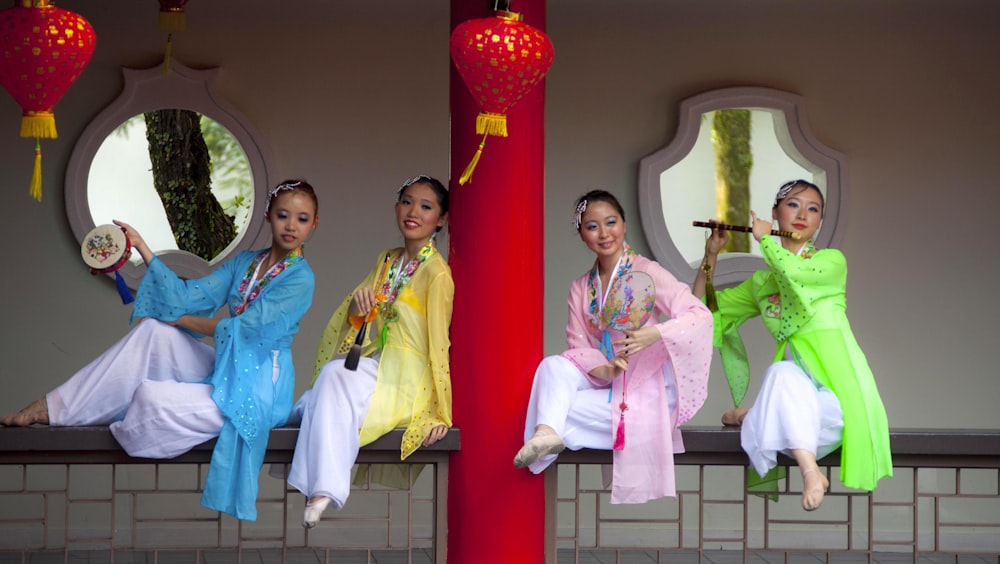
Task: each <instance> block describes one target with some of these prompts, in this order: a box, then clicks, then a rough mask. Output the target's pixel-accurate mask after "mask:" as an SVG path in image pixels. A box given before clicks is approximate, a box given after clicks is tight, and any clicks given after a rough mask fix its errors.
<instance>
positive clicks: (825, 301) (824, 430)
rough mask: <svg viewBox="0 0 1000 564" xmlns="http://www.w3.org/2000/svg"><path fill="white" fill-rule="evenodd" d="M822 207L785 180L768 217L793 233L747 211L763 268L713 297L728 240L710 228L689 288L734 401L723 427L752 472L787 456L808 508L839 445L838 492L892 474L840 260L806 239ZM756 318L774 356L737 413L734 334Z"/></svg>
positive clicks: (799, 183)
mask: <svg viewBox="0 0 1000 564" xmlns="http://www.w3.org/2000/svg"><path fill="white" fill-rule="evenodd" d="M823 205H824V201H823V194H822V192H821V191H820V189H819V188H818V187H817V186H816V185H815V184H812V183H811V182H806V181H805V180H793V181H791V182H788V183H786V184H784V185H783V186H782V187H781V188H780V189H779V191H778V194H777V196H776V197H775V200H774V206H773V207H772V209H771V219H772V221H774V222H776V223H777V224H778V227H777V228H778V229H780V230H782V231H790V232H792V233H795V234H796V235H797V237H795V238H791V237H776V236H772V235H771V234H770V233H771V229H772V222H771V221H767V220H765V219H761V218H759V217H757V215H756V214H754V213H753V212H751V215H752V216H753V226H752V228H753V237H754V239H756V240H757V241H758V242H759V243H760V249H761V253H762V254H763V256H764V261H765V262H766V263H767V266H768V267H769V269H768V270H760V271H757V272H755V273H754V274H753V276H752V277H751V278H749V279H748V280H746V281H744V282H743V283H741V284H739V285H738V286H736V287H734V288H730V289H727V290H721V291H719V292H718V293H716V292H715V291H714V290H713V288H712V285H711V274H712V270H713V269H714V268H715V264H716V260H717V258H718V255H719V252H720V250H721V249H722V248H723V246H724V245H725V244H726V242H727V241H728V240H729V234H728V231H725V230H722V229H713V230H712V234H711V236H710V237H709V239H708V241H707V242H706V244H705V257H704V259H703V260H702V264H701V268H700V269H699V271H698V276H697V278H696V279H695V283H694V293H695V295H697V296H699V297H705V298H706V301H707V302H708V303H709V304H710V307H711V308H712V309H713V311H714V315H715V345H716V346H717V347H720V350H721V355H722V360H723V366H724V368H725V370H726V376H727V379H728V380H729V383H730V387H731V389H732V391H733V399H734V403H735V404H736V405H737V408H736V409H732V410H730V411H728V412H726V414H725V415H723V418H722V421H723V423H725V424H727V425H740V426H741V442H742V445H743V450H744V451H746V453H747V455H748V456H749V458H750V464H751V466H752V467H753V469H754V470H755V471H756V472H757V473H758V474H759V475H760V476H764V475H766V474H767V473H768V472H769V471H770V470H771V469H773V468H774V467H775V466H776V465H777V454H778V453H779V452H780V453H783V454H786V455H787V456H790V457H792V458H794V459H795V461H796V462H797V463H798V465H799V470H800V472H801V473H802V481H803V486H802V507H803V508H804V509H806V510H808V511H812V510H814V509H816V508H818V507H819V506H820V504H821V503H822V502H823V496H824V493H825V491H826V489H827V488H828V487H829V481H828V479H827V477H826V476H825V475H824V474H823V472H822V471H821V470H820V469H819V467H818V465H817V463H816V460H817V459H818V458H823V457H824V456H826V455H827V454H830V453H831V452H833V451H835V450H836V449H837V448H840V449H841V464H840V480H841V482H843V483H844V485H845V486H847V487H850V488H856V489H863V490H869V491H870V490H873V489H875V486H876V484H877V483H878V481H879V480H880V479H882V478H885V477H889V476H892V459H891V454H890V451H889V426H888V421H887V419H886V414H885V408H884V407H883V405H882V400H881V398H880V397H879V393H878V388H877V387H876V385H875V378H874V376H873V375H872V372H871V369H870V368H869V367H868V361H867V360H866V359H865V355H864V353H863V352H862V351H861V348H860V347H859V346H858V344H857V342H856V341H855V339H854V334H853V332H852V331H851V326H850V324H849V322H848V320H847V314H846V310H847V304H846V300H845V293H846V287H847V262H846V260H845V258H844V255H843V253H841V252H840V251H839V250H837V249H822V250H820V249H817V248H816V247H815V246H814V245H813V243H812V238H813V236H814V235H815V234H816V232H817V231H818V230H819V226H820V222H821V221H822V219H823ZM758 315H760V316H761V319H762V321H763V323H764V326H765V327H766V328H767V330H768V331H769V332H770V333H771V335H772V336H773V337H774V339H775V341H776V343H777V351H776V352H775V355H774V363H773V364H772V365H771V366H770V367H769V368H768V370H767V371H766V373H765V374H764V380H763V382H762V383H761V388H760V391H759V392H758V394H757V398H756V401H755V402H754V404H753V406H752V407H750V408H749V409H747V408H740V407H738V406H739V404H740V402H741V401H742V399H743V395H744V394H745V393H746V388H747V384H748V376H747V375H748V372H749V370H748V367H747V363H746V358H747V357H746V351H745V349H744V348H743V343H742V340H741V339H740V336H739V332H738V330H739V327H740V326H741V325H742V324H743V323H744V322H745V321H747V320H748V319H750V318H752V317H756V316H758Z"/></svg>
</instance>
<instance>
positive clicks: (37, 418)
mask: <svg viewBox="0 0 1000 564" xmlns="http://www.w3.org/2000/svg"><path fill="white" fill-rule="evenodd" d="M35 423H41V424H42V425H48V424H49V404H48V403H47V402H46V401H45V397H44V396H42V398H41V399H37V400H35V401H33V402H31V403H29V404H28V405H26V406H25V407H23V408H22V409H21V410H20V411H18V412H16V413H10V414H8V415H4V416H3V417H0V425H5V426H7V427H27V426H29V425H33V424H35Z"/></svg>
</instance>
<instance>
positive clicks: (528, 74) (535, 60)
mask: <svg viewBox="0 0 1000 564" xmlns="http://www.w3.org/2000/svg"><path fill="white" fill-rule="evenodd" d="M554 57H555V50H554V49H553V47H552V41H551V40H550V39H549V37H548V36H547V35H545V34H544V33H542V32H541V31H539V30H538V29H536V28H534V27H531V26H530V25H528V24H526V23H524V22H523V21H522V17H521V14H518V13H516V12H508V11H503V10H500V11H497V13H496V16H495V17H492V18H479V19H474V20H469V21H466V22H463V23H461V24H459V25H458V26H457V27H456V28H455V31H453V32H452V34H451V59H452V61H454V63H455V67H456V68H457V69H458V74H459V75H460V76H461V77H462V80H463V81H464V82H465V85H466V87H468V89H469V92H471V93H472V95H473V97H475V99H476V101H477V102H478V103H479V107H480V112H479V115H478V116H477V117H476V133H479V134H482V136H483V140H482V141H481V142H480V143H479V148H478V149H477V150H476V153H475V155H474V156H473V157H472V162H470V163H469V166H468V167H467V168H466V169H465V172H464V173H463V174H462V177H461V178H460V179H459V184H465V183H466V182H467V181H468V180H469V178H471V177H472V171H473V170H474V169H475V167H476V163H478V162H479V157H480V156H481V155H482V152H483V148H484V147H485V146H486V137H487V136H489V135H499V136H501V137H506V136H507V116H506V113H507V110H509V109H510V107H511V106H513V105H514V104H515V103H517V101H518V100H520V99H521V98H523V97H524V95H525V94H527V93H528V92H529V91H531V89H532V88H534V87H535V85H536V84H538V83H539V82H541V81H542V79H543V78H545V75H546V73H548V72H549V67H551V66H552V60H553V58H554Z"/></svg>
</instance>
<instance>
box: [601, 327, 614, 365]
mask: <svg viewBox="0 0 1000 564" xmlns="http://www.w3.org/2000/svg"><path fill="white" fill-rule="evenodd" d="M600 349H601V354H603V355H604V357H605V358H607V359H608V360H611V359H612V358H614V357H615V348H614V347H613V346H612V345H611V333H608V330H607V329H605V330H604V332H603V333H601V345H600Z"/></svg>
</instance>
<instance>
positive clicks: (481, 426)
mask: <svg viewBox="0 0 1000 564" xmlns="http://www.w3.org/2000/svg"><path fill="white" fill-rule="evenodd" d="M490 6H491V3H489V2H486V1H476V2H470V1H469V0H451V29H454V28H455V27H456V26H458V25H459V24H461V23H462V22H464V21H467V20H469V19H474V18H483V17H492V16H493V14H494V12H492V11H491V10H490ZM512 9H513V10H515V11H517V12H519V13H521V14H523V15H524V22H525V23H526V24H528V25H531V26H533V27H536V28H538V29H540V30H543V31H544V29H545V0H518V1H517V2H516V5H514V6H512ZM478 113H479V107H478V106H477V104H476V101H475V100H474V99H473V97H472V95H471V94H470V93H469V91H468V90H467V89H466V86H465V84H464V83H463V82H462V78H461V77H460V76H459V75H458V72H457V71H456V70H455V66H454V65H452V67H451V185H450V190H451V214H450V218H449V240H450V248H449V263H450V264H451V268H452V275H453V276H454V279H455V309H454V314H453V317H452V322H451V377H452V391H453V394H454V419H455V424H456V425H457V426H458V427H460V428H461V430H462V449H461V451H460V452H458V453H455V454H454V455H453V456H452V458H451V465H450V472H449V484H448V560H449V562H456V563H460V564H465V563H471V562H475V563H477V564H487V563H492V562H496V563H502V564H509V563H511V562H518V563H521V562H528V563H530V562H542V561H543V560H544V526H545V525H544V518H545V505H544V503H545V502H544V495H543V485H544V484H543V479H542V476H534V475H532V474H531V473H529V472H528V471H527V470H518V469H516V468H514V465H513V459H514V454H515V453H516V452H517V449H518V448H520V446H521V443H522V442H523V438H524V416H525V409H526V407H527V404H528V396H529V394H530V392H531V382H532V377H533V376H534V372H535V368H536V367H537V365H538V362H539V361H540V360H541V358H542V340H543V334H542V329H543V317H544V316H543V313H544V310H543V307H542V302H543V300H542V298H543V290H544V287H543V281H544V270H543V268H544V256H543V254H544V201H545V200H544V196H545V194H544V191H545V174H544V172H545V168H544V160H545V159H544V156H545V135H544V133H545V128H544V123H545V122H544V116H545V83H544V82H542V83H540V84H538V85H536V86H535V88H534V89H533V90H532V91H531V92H529V93H528V94H527V95H526V96H525V97H524V98H522V99H521V100H519V101H518V102H517V103H516V104H515V105H514V107H513V108H511V109H510V111H509V112H508V113H507V129H508V133H509V137H507V138H502V137H494V136H490V137H489V138H488V139H487V141H486V149H485V150H484V152H483V155H482V158H481V159H480V161H479V165H478V166H477V167H476V170H475V173H474V174H473V176H472V179H471V181H470V182H468V183H466V184H465V185H461V186H460V185H459V184H458V178H459V176H460V175H461V174H462V171H463V170H464V169H465V166H466V165H467V164H468V163H469V160H470V159H471V157H472V154H473V153H474V152H475V149H476V147H477V146H478V145H479V141H480V139H481V136H480V135H477V134H476V126H475V121H476V115H477V114H478Z"/></svg>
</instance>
